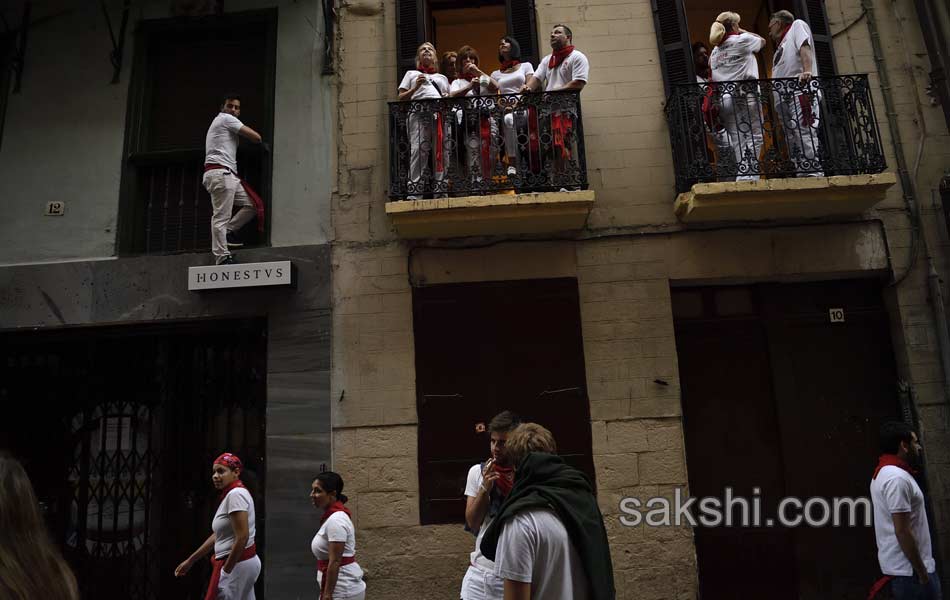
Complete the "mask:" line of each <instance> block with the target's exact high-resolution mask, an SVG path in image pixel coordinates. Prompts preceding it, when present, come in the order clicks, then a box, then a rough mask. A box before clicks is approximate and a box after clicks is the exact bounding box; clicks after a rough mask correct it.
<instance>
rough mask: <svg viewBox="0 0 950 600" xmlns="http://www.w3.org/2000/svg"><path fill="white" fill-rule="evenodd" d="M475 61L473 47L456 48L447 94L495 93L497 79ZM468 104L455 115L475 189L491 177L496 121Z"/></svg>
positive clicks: (454, 95)
mask: <svg viewBox="0 0 950 600" xmlns="http://www.w3.org/2000/svg"><path fill="white" fill-rule="evenodd" d="M478 62H479V61H478V51H477V50H475V48H472V47H471V46H462V47H461V48H459V53H458V66H459V78H458V79H456V80H455V81H453V82H452V86H451V88H450V89H449V96H450V97H452V98H459V97H461V96H490V95H493V94H495V93H497V91H498V82H497V81H495V80H493V79H492V78H491V77H489V76H488V75H486V74H485V72H484V71H482V70H481V69H479V68H478ZM467 104H468V103H466V109H465V110H463V111H461V112H459V111H457V112H456V117H457V118H458V119H459V125H460V128H461V129H462V131H463V134H462V137H463V138H464V139H465V154H466V156H467V160H466V163H467V165H468V175H469V177H470V179H471V183H472V187H473V188H474V190H473V191H475V190H477V189H478V188H479V187H481V186H482V185H483V182H485V181H486V180H489V179H490V178H491V174H492V154H493V153H492V140H493V139H494V138H495V135H496V134H497V130H498V125H497V123H494V122H493V121H492V119H491V116H490V112H489V111H488V110H487V109H484V108H483V109H472V108H471V107H469V106H467ZM466 111H467V112H466ZM482 191H484V190H482Z"/></svg>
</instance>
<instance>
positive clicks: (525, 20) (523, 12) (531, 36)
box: [505, 0, 541, 68]
mask: <svg viewBox="0 0 950 600" xmlns="http://www.w3.org/2000/svg"><path fill="white" fill-rule="evenodd" d="M505 16H506V18H507V20H508V31H509V32H510V34H511V35H513V36H514V38H515V39H516V40H518V44H519V45H520V46H521V58H522V60H525V61H528V62H530V63H531V64H532V65H533V66H534V67H535V68H537V67H538V62H539V61H540V60H541V50H540V48H539V47H538V46H539V45H540V44H539V41H538V23H537V20H538V19H537V13H536V12H535V9H534V0H508V1H507V2H506V3H505Z"/></svg>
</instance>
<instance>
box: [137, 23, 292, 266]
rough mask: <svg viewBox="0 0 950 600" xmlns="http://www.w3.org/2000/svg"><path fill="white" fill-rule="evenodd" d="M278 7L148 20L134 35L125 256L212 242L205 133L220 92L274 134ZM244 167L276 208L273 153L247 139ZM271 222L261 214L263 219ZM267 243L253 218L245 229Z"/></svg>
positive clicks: (251, 239)
mask: <svg viewBox="0 0 950 600" xmlns="http://www.w3.org/2000/svg"><path fill="white" fill-rule="evenodd" d="M275 51H276V11H273V10H265V11H252V12H247V13H233V14H227V15H214V16H208V17H200V18H193V19H184V20H183V19H167V20H166V19H162V20H155V21H146V22H143V24H142V25H141V26H140V28H139V31H138V33H137V40H136V62H135V66H134V67H133V74H132V84H131V88H130V98H129V116H128V125H127V133H126V157H127V160H126V164H125V165H124V166H123V181H122V200H121V208H120V238H119V239H120V247H119V249H120V252H121V253H123V254H141V253H146V254H164V253H174V252H197V251H204V250H207V249H209V248H210V246H211V232H210V227H211V225H210V222H211V199H210V197H209V196H208V193H207V192H206V191H205V189H204V187H203V186H202V183H201V179H202V176H203V174H204V172H203V163H204V152H205V148H204V143H205V135H206V133H207V130H208V126H209V125H210V123H211V120H212V119H213V118H214V117H215V116H216V115H217V113H218V109H219V107H220V106H221V104H222V101H223V94H226V93H234V94H237V95H239V96H240V97H241V104H242V107H241V108H242V112H241V116H240V119H241V120H242V121H243V122H244V123H246V124H247V125H248V126H249V127H251V128H252V129H254V130H255V131H257V132H259V133H260V134H261V135H262V136H263V137H264V139H265V140H270V139H272V131H273V102H274V71H275V56H276V54H275ZM237 160H238V171H239V173H240V175H241V177H242V178H244V179H245V180H246V181H248V183H250V184H251V186H252V187H254V189H255V190H257V191H258V193H260V195H261V197H262V198H263V199H264V202H265V207H267V206H269V204H270V187H271V185H270V172H271V164H270V160H271V157H270V155H268V154H265V153H263V152H262V151H261V148H260V146H258V145H255V144H250V143H247V142H246V141H242V143H241V144H240V146H239V148H238V155H237ZM267 221H269V220H268V219H265V225H266V222H267ZM240 235H241V236H242V239H243V240H244V241H245V242H246V243H249V244H251V245H260V244H265V243H266V241H267V236H266V232H265V233H263V234H261V233H259V232H258V231H257V224H256V221H252V222H251V223H249V224H248V225H247V226H246V227H245V228H244V229H243V230H242V231H241V232H240Z"/></svg>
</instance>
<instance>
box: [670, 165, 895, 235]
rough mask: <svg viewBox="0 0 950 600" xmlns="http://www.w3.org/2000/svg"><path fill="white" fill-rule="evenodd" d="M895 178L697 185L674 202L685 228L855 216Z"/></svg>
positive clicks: (881, 195)
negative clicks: (698, 225) (695, 225)
mask: <svg viewBox="0 0 950 600" xmlns="http://www.w3.org/2000/svg"><path fill="white" fill-rule="evenodd" d="M895 183H897V177H896V176H895V175H894V174H893V173H879V174H876V175H837V176H835V177H797V178H793V179H762V180H759V181H731V182H718V183H697V184H695V185H693V187H692V189H691V190H690V191H688V192H685V193H683V194H680V195H679V196H677V198H676V202H675V204H674V206H673V210H674V212H675V213H676V217H677V218H678V219H679V220H680V221H682V222H684V223H702V222H706V221H761V220H772V219H812V218H818V217H829V216H835V215H857V214H861V213H863V212H864V211H866V210H868V209H870V208H872V207H873V206H874V205H875V204H877V203H878V202H880V201H881V200H883V199H884V195H885V194H886V193H887V190H888V188H890V187H891V186H892V185H894V184H895Z"/></svg>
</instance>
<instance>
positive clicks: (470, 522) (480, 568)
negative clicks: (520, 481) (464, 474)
mask: <svg viewBox="0 0 950 600" xmlns="http://www.w3.org/2000/svg"><path fill="white" fill-rule="evenodd" d="M520 424H521V421H520V419H519V418H518V416H517V415H515V414H514V413H512V412H511V411H507V410H506V411H504V412H500V413H498V414H497V415H495V417H494V418H493V419H492V420H491V421H490V422H489V423H488V433H489V436H491V458H490V459H488V460H487V461H485V462H484V463H479V464H476V465H473V466H472V468H471V469H469V470H468V482H467V483H466V485H465V496H466V498H465V524H466V526H467V528H468V529H469V530H470V531H471V532H472V533H474V534H475V551H474V552H472V555H471V561H470V563H469V567H468V571H467V572H466V573H465V578H464V579H463V580H462V594H461V597H462V600H502V596H503V594H504V585H505V582H504V580H503V579H501V578H499V577H496V576H495V574H494V571H495V564H494V563H493V562H492V561H491V560H489V559H487V558H485V557H484V556H483V555H482V552H481V550H480V549H479V545H480V544H481V542H482V538H483V537H484V535H485V531H486V530H487V529H488V526H489V525H490V524H491V522H492V519H494V518H495V515H496V514H497V513H498V509H499V508H500V507H501V505H502V503H503V502H504V501H505V498H507V497H508V493H509V492H510V491H511V486H512V483H513V481H514V469H513V468H512V466H511V464H510V463H509V462H508V454H507V452H505V445H506V443H507V440H508V434H509V433H510V432H511V430H512V429H514V428H515V427H517V426H518V425H520Z"/></svg>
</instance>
